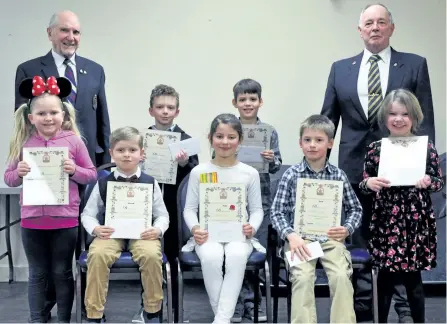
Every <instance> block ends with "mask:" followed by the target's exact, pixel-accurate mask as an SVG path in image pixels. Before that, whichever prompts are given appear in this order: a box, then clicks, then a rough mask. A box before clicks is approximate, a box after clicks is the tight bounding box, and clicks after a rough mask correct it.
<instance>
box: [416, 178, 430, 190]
mask: <svg viewBox="0 0 447 324" xmlns="http://www.w3.org/2000/svg"><path fill="white" fill-rule="evenodd" d="M430 185H431V178H430V176H429V175H427V174H426V175H425V176H424V177H423V178H422V179H421V180H419V181H418V182H417V183H416V188H418V189H427V188H428V187H429V186H430Z"/></svg>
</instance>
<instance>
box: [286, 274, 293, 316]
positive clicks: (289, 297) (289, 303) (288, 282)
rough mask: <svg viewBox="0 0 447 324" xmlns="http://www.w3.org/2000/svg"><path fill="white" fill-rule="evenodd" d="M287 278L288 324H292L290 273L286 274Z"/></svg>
mask: <svg viewBox="0 0 447 324" xmlns="http://www.w3.org/2000/svg"><path fill="white" fill-rule="evenodd" d="M286 276H287V278H286V279H287V323H290V321H291V316H292V283H291V282H290V280H289V278H288V273H287V274H286Z"/></svg>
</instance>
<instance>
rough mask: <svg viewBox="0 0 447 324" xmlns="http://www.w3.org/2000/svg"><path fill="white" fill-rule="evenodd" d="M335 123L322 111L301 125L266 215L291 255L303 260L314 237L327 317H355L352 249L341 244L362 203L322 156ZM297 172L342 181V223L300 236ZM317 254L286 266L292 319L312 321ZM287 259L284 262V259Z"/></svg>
mask: <svg viewBox="0 0 447 324" xmlns="http://www.w3.org/2000/svg"><path fill="white" fill-rule="evenodd" d="M334 134H335V127H334V124H333V123H332V122H331V121H330V120H329V119H328V118H327V117H326V116H322V115H313V116H310V117H309V118H307V119H306V120H305V121H304V123H303V124H302V125H301V128H300V146H301V148H302V150H303V153H304V159H303V160H302V162H301V163H299V164H297V165H294V166H292V167H290V168H289V169H288V170H287V171H286V172H285V173H284V175H283V176H282V178H281V180H280V182H279V184H278V191H277V193H276V197H275V200H274V202H273V205H272V212H271V215H270V216H271V221H272V225H273V227H274V228H275V229H276V230H277V231H278V234H279V235H280V236H281V238H282V239H283V240H284V241H286V248H285V250H286V251H291V252H292V257H291V258H292V260H293V258H297V257H298V258H299V259H300V260H307V259H308V258H309V257H311V254H310V252H309V249H308V248H307V247H306V244H307V243H309V242H310V241H319V242H320V244H321V248H322V250H323V252H324V255H323V256H322V257H320V262H321V264H322V265H323V268H324V270H325V271H326V274H327V276H328V280H329V288H330V292H331V299H332V307H331V317H330V321H331V323H355V322H356V318H355V313H354V301H353V295H354V291H353V288H352V283H351V276H352V264H351V255H350V253H349V251H348V250H347V249H346V247H345V245H344V241H345V239H346V237H348V236H349V235H352V233H353V232H354V230H355V229H356V228H358V227H359V226H360V222H361V218H362V207H361V205H360V202H359V201H358V199H357V196H356V195H355V193H354V190H353V189H352V187H351V185H350V183H349V181H348V179H347V177H346V174H345V173H344V172H343V171H342V170H340V169H339V168H337V167H336V166H334V165H332V164H330V163H329V161H327V159H326V156H327V150H328V149H330V148H332V145H333V142H334ZM300 178H307V179H315V180H336V181H343V208H344V211H345V214H346V220H345V222H344V224H343V226H334V227H331V228H329V229H328V232H327V234H326V235H322V236H312V237H300V236H299V235H298V234H297V233H296V232H295V230H294V229H293V224H294V214H295V205H296V187H297V181H298V179H300ZM317 261H318V259H313V260H310V261H307V262H303V263H301V264H299V265H297V266H293V267H290V266H289V272H290V281H291V282H292V314H291V315H292V316H291V322H292V323H316V322H317V314H316V308H315V295H314V284H315V267H316V264H317ZM286 263H287V264H288V262H287V260H286Z"/></svg>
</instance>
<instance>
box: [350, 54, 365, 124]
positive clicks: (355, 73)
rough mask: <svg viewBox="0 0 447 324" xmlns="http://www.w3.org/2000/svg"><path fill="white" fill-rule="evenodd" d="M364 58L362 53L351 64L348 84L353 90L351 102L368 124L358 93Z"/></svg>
mask: <svg viewBox="0 0 447 324" xmlns="http://www.w3.org/2000/svg"><path fill="white" fill-rule="evenodd" d="M362 57H363V52H362V53H360V54H359V55H357V56H354V57H353V58H352V60H351V61H350V62H349V67H348V69H349V72H348V79H347V80H346V81H347V82H346V83H347V84H348V85H349V86H351V87H353V89H351V91H350V93H351V96H350V97H351V101H352V103H353V105H354V107H355V108H356V109H357V110H358V111H359V113H360V115H361V116H362V118H363V120H364V121H365V122H366V123H368V117H366V115H365V111H364V110H363V107H362V104H361V103H360V99H359V94H358V91H357V81H358V78H359V71H360V64H361V63H362Z"/></svg>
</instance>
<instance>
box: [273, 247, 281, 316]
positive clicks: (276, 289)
mask: <svg viewBox="0 0 447 324" xmlns="http://www.w3.org/2000/svg"><path fill="white" fill-rule="evenodd" d="M271 269H272V282H273V292H272V295H273V323H278V306H279V271H280V269H279V260H278V258H277V257H276V255H274V254H272V262H271Z"/></svg>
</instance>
